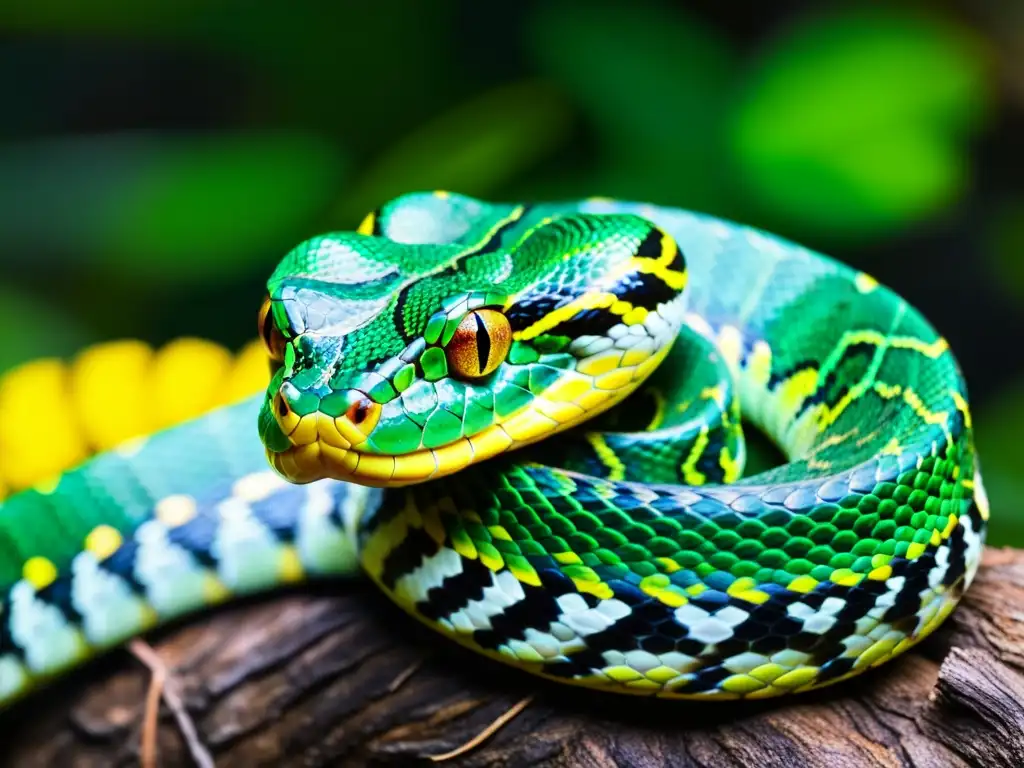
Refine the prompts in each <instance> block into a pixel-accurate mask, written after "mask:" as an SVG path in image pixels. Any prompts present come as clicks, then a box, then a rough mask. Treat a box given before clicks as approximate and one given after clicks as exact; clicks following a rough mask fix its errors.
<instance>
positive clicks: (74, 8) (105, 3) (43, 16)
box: [0, 0, 210, 32]
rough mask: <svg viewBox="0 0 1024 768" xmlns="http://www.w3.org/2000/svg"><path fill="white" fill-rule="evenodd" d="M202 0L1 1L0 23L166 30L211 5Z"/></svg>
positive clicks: (21, 27) (11, 27) (28, 27)
mask: <svg viewBox="0 0 1024 768" xmlns="http://www.w3.org/2000/svg"><path fill="white" fill-rule="evenodd" d="M209 4H210V0H207V2H200V0H175V2H162V3H160V2H157V3H132V2H129V1H128V0H92V2H88V3H82V2H79V0H33V2H31V3H0V24H3V27H4V29H6V30H8V31H29V32H40V31H48V32H52V31H65V32H83V31H85V32H120V31H124V30H129V31H139V30H143V29H150V30H165V29H167V28H168V27H176V26H178V25H179V24H181V23H183V22H185V23H187V20H188V19H189V17H190V16H192V15H193V13H194V12H195V11H198V10H200V9H202V7H203V6H205V5H209Z"/></svg>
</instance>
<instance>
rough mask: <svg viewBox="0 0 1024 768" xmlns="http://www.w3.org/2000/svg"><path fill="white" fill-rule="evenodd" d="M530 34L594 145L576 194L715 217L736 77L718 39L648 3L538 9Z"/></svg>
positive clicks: (567, 2)
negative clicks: (589, 173)
mask: <svg viewBox="0 0 1024 768" xmlns="http://www.w3.org/2000/svg"><path fill="white" fill-rule="evenodd" d="M529 34H530V37H529V41H530V43H531V48H532V52H533V55H534V57H535V58H536V59H537V61H538V62H539V64H540V66H541V67H542V68H543V69H544V71H546V72H548V73H550V74H551V76H553V77H554V78H555V79H556V80H557V82H559V83H560V84H561V85H563V86H564V87H565V88H566V89H567V90H568V91H569V92H570V93H571V94H572V95H573V97H574V98H575V99H576V100H577V101H578V103H579V104H580V106H581V107H582V109H583V110H584V111H585V112H586V114H587V115H588V117H589V118H590V120H591V122H592V124H593V129H594V131H595V133H596V135H597V140H598V142H599V151H600V153H601V157H600V166H599V169H598V171H597V172H596V173H595V174H594V178H593V179H592V180H590V183H591V184H592V185H593V186H592V187H589V188H587V189H577V190H575V194H577V195H580V194H587V195H590V194H600V195H610V196H618V197H626V198H634V199H645V200H651V201H656V202H662V203H674V204H677V205H689V206H692V207H699V208H705V209H708V208H711V207H714V203H715V201H716V199H717V197H718V195H719V194H720V192H721V191H722V189H723V188H724V187H723V185H722V181H723V176H722V174H721V173H719V172H718V171H717V167H718V166H719V165H720V163H721V158H722V154H721V147H720V144H721V141H720V135H721V132H722V126H723V119H724V109H725V106H726V99H727V97H728V91H729V87H730V78H731V74H732V55H731V52H730V51H729V48H728V46H727V44H726V41H725V40H724V39H723V38H722V36H721V34H720V33H719V32H718V31H717V30H716V29H714V28H712V27H709V26H707V25H704V24H701V23H699V22H698V21H697V20H696V19H694V18H691V17H689V16H688V15H686V14H684V13H683V12H681V11H679V10H677V9H672V10H669V9H667V8H664V7H659V6H655V5H652V4H648V3H634V4H630V5H625V4H609V3H605V2H597V3H592V2H582V1H581V0H563V1H561V2H555V3H547V4H542V5H540V6H539V9H538V12H537V13H536V14H535V15H534V16H533V17H532V19H531V23H530V28H529Z"/></svg>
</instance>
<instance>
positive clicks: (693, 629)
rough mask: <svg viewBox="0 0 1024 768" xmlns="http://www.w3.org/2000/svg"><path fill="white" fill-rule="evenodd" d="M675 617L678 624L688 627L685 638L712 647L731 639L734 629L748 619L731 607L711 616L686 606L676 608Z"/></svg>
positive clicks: (700, 609) (746, 615)
mask: <svg viewBox="0 0 1024 768" xmlns="http://www.w3.org/2000/svg"><path fill="white" fill-rule="evenodd" d="M730 608H731V610H730ZM675 617H676V621H678V622H679V623H680V624H682V625H683V626H686V627H689V630H690V631H689V634H688V635H687V637H689V638H690V639H691V640H696V641H697V642H699V643H704V644H706V645H714V644H716V643H721V642H723V641H725V640H728V639H729V638H730V637H732V636H733V630H734V628H735V627H737V626H739V625H740V624H742V623H743V622H744V621H746V620H747V619H749V618H750V614H749V613H747V612H746V611H744V610H742V609H740V608H735V607H733V606H728V607H726V608H723V609H721V610H719V611H716V612H715V613H714V614H711V613H708V612H707V611H705V610H704V609H703V608H698V607H697V606H695V605H693V604H687V605H682V606H680V607H678V608H676V610H675Z"/></svg>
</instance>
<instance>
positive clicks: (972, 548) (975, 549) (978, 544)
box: [960, 502, 987, 589]
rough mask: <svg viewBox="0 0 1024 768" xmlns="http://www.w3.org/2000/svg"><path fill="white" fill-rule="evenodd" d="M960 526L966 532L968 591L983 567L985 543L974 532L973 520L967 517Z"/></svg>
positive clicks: (965, 586) (965, 553) (964, 517)
mask: <svg viewBox="0 0 1024 768" xmlns="http://www.w3.org/2000/svg"><path fill="white" fill-rule="evenodd" d="M986 503H987V502H986ZM960 525H961V526H962V527H963V530H964V542H965V544H966V549H965V550H964V560H965V562H966V564H967V565H966V571H965V573H964V589H966V588H967V587H969V586H970V585H971V582H972V581H974V577H975V575H976V574H977V573H978V566H980V565H981V552H982V548H983V547H984V545H985V542H984V541H983V539H982V536H981V535H980V534H979V533H978V532H977V531H975V530H974V523H972V522H971V518H969V517H968V516H967V515H964V516H963V517H961V518H960Z"/></svg>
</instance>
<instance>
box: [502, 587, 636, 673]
mask: <svg viewBox="0 0 1024 768" xmlns="http://www.w3.org/2000/svg"><path fill="white" fill-rule="evenodd" d="M556 602H557V603H558V607H559V609H560V614H559V616H558V618H557V619H556V620H555V621H553V622H551V623H550V624H549V625H548V627H547V630H546V631H541V630H539V629H531V630H529V631H528V632H526V633H524V635H525V640H512V641H510V642H509V643H507V644H505V645H501V646H499V648H498V651H499V652H501V653H504V654H505V655H507V656H510V657H512V658H516V659H520V660H522V661H555V660H562V659H565V658H566V657H567V656H568V655H569V654H571V653H574V652H576V651H580V650H582V649H583V648H585V647H586V640H585V639H584V638H586V637H587V636H588V635H592V634H594V633H596V632H601V631H602V630H604V629H607V628H608V627H610V626H611V625H612V624H614V623H615V622H616V621H618V620H619V619H621V618H624V617H626V616H628V615H629V614H630V608H629V606H628V605H626V604H625V603H623V602H622V601H621V600H616V599H614V598H611V599H608V600H602V601H601V602H600V603H598V605H597V606H596V607H594V608H589V607H588V606H587V603H586V601H585V600H584V599H583V597H582V596H581V595H579V594H576V593H571V594H567V595H561V596H559V597H558V598H556Z"/></svg>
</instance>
